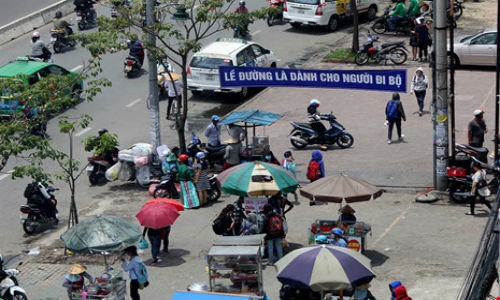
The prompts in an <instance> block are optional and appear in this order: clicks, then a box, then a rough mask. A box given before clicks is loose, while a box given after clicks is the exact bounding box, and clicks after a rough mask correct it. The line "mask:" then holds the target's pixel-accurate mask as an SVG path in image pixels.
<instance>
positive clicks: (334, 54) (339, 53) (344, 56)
mask: <svg viewBox="0 0 500 300" xmlns="http://www.w3.org/2000/svg"><path fill="white" fill-rule="evenodd" d="M355 56H356V54H355V53H352V49H346V48H338V49H334V50H333V51H331V52H330V53H328V54H327V55H326V56H325V57H324V58H323V61H324V62H351V63H352V62H353V61H354V57H355Z"/></svg>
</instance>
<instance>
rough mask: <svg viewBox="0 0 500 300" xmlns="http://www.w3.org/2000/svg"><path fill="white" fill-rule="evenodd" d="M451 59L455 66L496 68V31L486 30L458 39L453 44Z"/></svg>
mask: <svg viewBox="0 0 500 300" xmlns="http://www.w3.org/2000/svg"><path fill="white" fill-rule="evenodd" d="M452 59H453V63H454V64H455V66H459V65H476V66H496V63H497V30H496V29H487V30H484V31H481V32H479V33H476V34H473V35H469V36H466V37H462V38H460V39H459V40H458V42H455V43H454V44H453V56H452Z"/></svg>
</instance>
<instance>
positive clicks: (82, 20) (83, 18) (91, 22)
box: [76, 9, 97, 31]
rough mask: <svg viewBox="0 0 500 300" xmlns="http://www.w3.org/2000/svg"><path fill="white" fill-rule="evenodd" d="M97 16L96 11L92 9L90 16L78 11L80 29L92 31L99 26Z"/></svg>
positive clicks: (77, 20)
mask: <svg viewBox="0 0 500 300" xmlns="http://www.w3.org/2000/svg"><path fill="white" fill-rule="evenodd" d="M96 16H97V14H96V12H95V10H94V9H91V10H90V12H89V13H88V14H86V13H85V12H83V11H81V10H77V11H76V17H77V18H76V22H77V25H78V29H79V30H81V31H83V30H88V29H92V28H94V27H96V26H97V23H96V22H95V18H96Z"/></svg>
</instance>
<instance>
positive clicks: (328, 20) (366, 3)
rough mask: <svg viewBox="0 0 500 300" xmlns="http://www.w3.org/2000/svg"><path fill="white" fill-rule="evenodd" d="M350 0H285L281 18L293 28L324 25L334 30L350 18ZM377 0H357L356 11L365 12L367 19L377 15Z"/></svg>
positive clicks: (372, 18)
mask: <svg viewBox="0 0 500 300" xmlns="http://www.w3.org/2000/svg"><path fill="white" fill-rule="evenodd" d="M349 1H350V0H337V1H332V0H286V1H285V5H284V7H283V18H284V19H285V21H287V22H290V25H292V27H294V28H298V27H300V26H301V25H317V26H325V27H326V28H327V29H328V30H330V31H335V30H337V28H338V27H339V25H340V23H341V22H342V21H345V20H347V19H350V16H351V8H350V4H349ZM378 5H379V2H378V0H357V1H356V7H357V10H358V13H366V14H367V17H368V20H370V21H372V20H374V19H375V17H376V16H377V11H378Z"/></svg>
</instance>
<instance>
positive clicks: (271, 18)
mask: <svg viewBox="0 0 500 300" xmlns="http://www.w3.org/2000/svg"><path fill="white" fill-rule="evenodd" d="M273 24H274V15H273V14H269V15H267V26H269V27H271V26H273Z"/></svg>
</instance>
